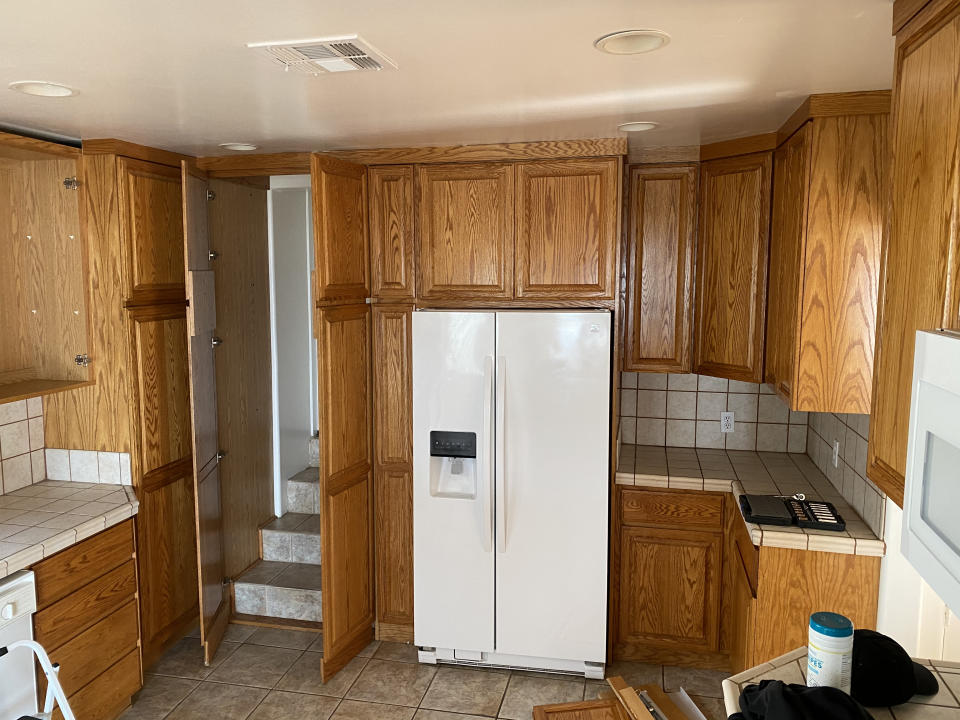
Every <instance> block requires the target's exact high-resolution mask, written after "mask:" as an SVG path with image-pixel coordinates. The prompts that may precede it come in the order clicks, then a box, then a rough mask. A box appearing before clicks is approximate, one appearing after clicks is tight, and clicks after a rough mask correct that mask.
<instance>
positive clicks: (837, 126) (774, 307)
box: [764, 91, 889, 413]
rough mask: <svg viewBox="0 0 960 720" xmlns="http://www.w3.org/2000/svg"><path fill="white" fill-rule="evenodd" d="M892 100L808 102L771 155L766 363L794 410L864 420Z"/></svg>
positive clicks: (846, 97) (848, 97) (870, 96)
mask: <svg viewBox="0 0 960 720" xmlns="http://www.w3.org/2000/svg"><path fill="white" fill-rule="evenodd" d="M888 113H889V93H888V92H885V91H879V92H870V93H839V94H834V95H813V96H811V97H809V98H808V99H807V100H806V101H805V102H804V104H803V105H802V106H801V107H800V108H799V110H798V111H797V112H796V113H795V114H794V116H793V117H791V118H790V120H788V121H787V123H786V125H785V126H784V128H783V129H782V130H781V135H782V136H785V137H786V139H785V140H784V141H783V143H782V144H781V145H780V146H779V148H778V149H777V151H776V154H775V161H774V180H773V219H772V228H771V241H770V286H769V290H768V297H769V299H768V308H769V309H768V315H767V340H766V367H765V372H764V380H765V382H767V383H770V384H771V385H772V386H773V387H774V388H775V389H776V392H777V394H778V395H780V397H781V398H782V399H783V401H784V402H786V403H787V404H788V405H789V406H790V408H791V409H793V410H800V411H811V412H834V413H867V412H869V411H870V395H871V387H872V377H873V347H874V334H875V332H876V306H877V303H876V299H877V280H878V275H879V270H880V245H881V236H882V233H883V223H884V215H885V213H884V203H885V202H886V199H887V194H886V163H887V124H888V118H889V114H888Z"/></svg>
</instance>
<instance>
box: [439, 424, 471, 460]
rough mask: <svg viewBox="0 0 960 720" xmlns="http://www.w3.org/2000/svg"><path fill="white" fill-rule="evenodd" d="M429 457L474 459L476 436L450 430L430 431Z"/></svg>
mask: <svg viewBox="0 0 960 720" xmlns="http://www.w3.org/2000/svg"><path fill="white" fill-rule="evenodd" d="M430 455H431V456H432V457H453V458H475V457H477V434H476V433H472V432H454V431H451V430H431V431H430Z"/></svg>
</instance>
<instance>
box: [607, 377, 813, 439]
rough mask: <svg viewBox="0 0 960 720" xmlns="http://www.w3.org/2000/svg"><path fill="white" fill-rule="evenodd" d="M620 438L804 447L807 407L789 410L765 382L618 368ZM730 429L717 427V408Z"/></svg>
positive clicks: (718, 419) (718, 414)
mask: <svg viewBox="0 0 960 720" xmlns="http://www.w3.org/2000/svg"><path fill="white" fill-rule="evenodd" d="M620 388H621V389H620V442H622V443H636V444H638V445H667V446H671V447H698V448H725V449H728V450H760V451H769V452H794V453H803V452H805V451H806V448H807V413H802V412H801V413H797V412H791V411H790V409H789V408H788V407H787V406H786V405H785V404H784V403H783V401H782V400H780V398H779V397H777V395H775V394H774V392H773V389H772V388H771V387H770V386H768V385H760V384H757V383H748V382H740V381H739V380H725V379H722V378H715V377H710V376H707V375H696V374H689V375H685V374H683V375H682V374H665V373H663V374H662V373H631V372H625V373H621V377H620ZM724 411H731V412H733V413H734V430H733V432H731V433H721V432H720V413H721V412H724Z"/></svg>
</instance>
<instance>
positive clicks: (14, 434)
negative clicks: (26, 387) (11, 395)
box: [0, 398, 46, 494]
mask: <svg viewBox="0 0 960 720" xmlns="http://www.w3.org/2000/svg"><path fill="white" fill-rule="evenodd" d="M43 450H44V448H43V400H42V398H30V399H29V400H15V401H14V402H8V403H3V404H2V405H0V494H2V493H8V492H13V491H14V490H19V489H20V488H22V487H26V486H27V485H32V484H33V483H35V482H40V481H41V480H43V479H45V477H46V467H45V461H44V453H43Z"/></svg>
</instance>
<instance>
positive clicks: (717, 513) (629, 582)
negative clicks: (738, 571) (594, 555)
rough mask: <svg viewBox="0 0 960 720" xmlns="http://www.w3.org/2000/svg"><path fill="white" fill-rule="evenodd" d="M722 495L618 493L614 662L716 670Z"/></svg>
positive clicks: (720, 664)
mask: <svg viewBox="0 0 960 720" xmlns="http://www.w3.org/2000/svg"><path fill="white" fill-rule="evenodd" d="M725 502H727V498H726V497H725V495H724V494H722V493H712V492H686V491H677V490H666V489H664V490H646V489H638V488H624V489H621V490H620V491H619V493H618V494H617V505H616V508H617V512H619V515H620V518H619V520H620V528H621V529H620V535H619V572H618V577H619V588H618V594H619V614H618V618H617V629H616V634H615V639H614V650H613V652H614V656H615V657H616V658H617V659H631V660H645V661H651V662H654V661H655V662H668V661H671V660H672V661H675V662H680V661H684V660H691V659H694V658H696V659H695V662H696V663H697V664H700V665H706V666H713V667H723V661H722V658H719V642H720V635H719V626H720V594H721V587H722V583H721V566H722V561H723V552H722V545H723V521H724V504H725Z"/></svg>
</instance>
